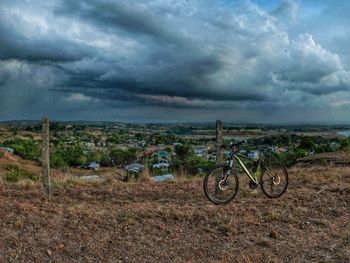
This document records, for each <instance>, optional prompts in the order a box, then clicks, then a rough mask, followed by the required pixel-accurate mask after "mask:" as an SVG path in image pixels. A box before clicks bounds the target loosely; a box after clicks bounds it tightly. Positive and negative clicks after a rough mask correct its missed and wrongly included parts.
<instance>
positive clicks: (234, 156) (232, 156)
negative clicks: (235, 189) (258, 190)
mask: <svg viewBox="0 0 350 263" xmlns="http://www.w3.org/2000/svg"><path fill="white" fill-rule="evenodd" d="M240 157H241V158H244V159H248V160H250V161H253V162H254V163H257V168H256V171H255V173H254V174H253V175H252V174H251V173H250V172H249V170H248V169H247V167H246V166H245V164H244V163H243V161H242V160H241V159H240ZM233 160H236V161H237V162H238V164H239V166H240V167H241V168H242V169H243V171H244V173H245V174H246V175H247V176H248V177H249V178H250V180H252V181H253V182H254V183H256V184H258V183H259V179H258V178H259V175H260V172H261V165H262V160H261V158H260V156H259V159H258V161H255V160H253V159H251V158H249V157H247V156H245V155H242V154H234V152H231V153H230V158H229V163H228V166H229V167H230V169H232V168H233V164H234V162H233Z"/></svg>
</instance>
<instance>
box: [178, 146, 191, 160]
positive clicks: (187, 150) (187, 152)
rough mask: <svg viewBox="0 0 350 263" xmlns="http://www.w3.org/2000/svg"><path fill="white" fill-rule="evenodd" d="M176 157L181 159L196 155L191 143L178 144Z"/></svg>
mask: <svg viewBox="0 0 350 263" xmlns="http://www.w3.org/2000/svg"><path fill="white" fill-rule="evenodd" d="M175 153H176V158H177V159H179V160H185V159H186V158H188V157H190V156H193V155H194V150H193V148H192V146H191V145H189V144H178V145H176V147H175Z"/></svg>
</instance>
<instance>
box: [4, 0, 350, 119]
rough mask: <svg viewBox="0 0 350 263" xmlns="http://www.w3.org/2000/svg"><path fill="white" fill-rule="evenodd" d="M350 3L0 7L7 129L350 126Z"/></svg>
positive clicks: (12, 2) (159, 1)
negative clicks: (22, 125) (16, 123)
mask: <svg viewBox="0 0 350 263" xmlns="http://www.w3.org/2000/svg"><path fill="white" fill-rule="evenodd" d="M349 11H350V1H347V0H339V1H333V0H324V1H316V0H309V1H294V0H281V1H272V0H270V1H268V0H265V1H263V0H256V1H253V0H242V1H238V0H237V1H235V0H142V1H141V0H89V1H82V0H74V1H70V0H53V1H46V0H22V1H18V0H0V120H13V119H40V118H41V117H42V116H44V115H48V116H49V118H51V119H55V120H111V121H131V122H158V121H159V122H163V121H166V122H188V121H198V122H203V121H214V120H216V119H218V118H220V119H222V120H224V121H230V122H276V123H280V122H284V123H295V122H298V123H300V122H302V123H317V122H342V123H343V122H348V123H350V16H349Z"/></svg>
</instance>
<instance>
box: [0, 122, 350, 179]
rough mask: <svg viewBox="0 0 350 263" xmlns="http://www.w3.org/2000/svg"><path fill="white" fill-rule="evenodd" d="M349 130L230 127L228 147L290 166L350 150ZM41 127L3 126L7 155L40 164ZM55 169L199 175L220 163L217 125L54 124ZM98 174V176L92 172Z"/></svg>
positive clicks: (24, 124)
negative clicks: (236, 146) (264, 151)
mask: <svg viewBox="0 0 350 263" xmlns="http://www.w3.org/2000/svg"><path fill="white" fill-rule="evenodd" d="M349 130H350V127H347V126H305V125H299V126H288V125H280V126H278V125H275V126H268V125H233V124H226V125H224V138H225V144H228V143H229V142H231V141H236V142H237V141H243V142H244V143H243V144H242V146H241V148H240V149H239V151H240V153H241V154H245V155H247V156H249V157H250V158H257V157H258V154H259V149H260V148H261V147H264V148H266V149H268V150H269V151H270V152H272V153H275V154H276V155H278V156H279V158H280V160H281V161H282V162H283V163H284V164H285V165H286V166H291V165H293V164H295V163H296V162H297V161H298V159H300V158H303V157H306V156H310V155H313V154H317V153H323V152H333V151H337V150H341V149H346V148H348V147H349V132H348V131H349ZM40 142H41V125H40V123H33V122H6V123H2V124H1V125H0V147H1V148H0V149H1V152H2V154H14V155H19V156H20V157H21V158H23V159H27V160H33V161H38V162H40V158H41V157H40ZM50 142H51V166H52V167H53V168H57V169H61V170H67V169H71V168H79V169H86V170H92V171H97V170H99V169H103V168H109V167H114V168H118V169H121V170H124V171H125V174H124V175H123V178H122V179H123V180H126V181H127V180H129V178H130V177H137V176H138V175H139V174H140V173H142V171H143V170H144V169H148V171H149V173H150V174H151V175H152V176H160V178H161V179H162V176H165V177H164V178H167V177H171V176H173V175H174V174H178V173H184V174H186V175H188V176H198V175H201V174H203V173H205V172H206V171H207V170H209V169H210V168H211V167H213V165H214V164H215V160H216V148H215V147H216V141H215V125H214V123H213V124H127V123H98V122H76V123H64V122H62V123H60V122H52V123H51V124H50ZM92 173H93V172H92Z"/></svg>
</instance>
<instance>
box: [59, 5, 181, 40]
mask: <svg viewBox="0 0 350 263" xmlns="http://www.w3.org/2000/svg"><path fill="white" fill-rule="evenodd" d="M149 11H150V10H149V9H147V8H145V7H143V5H142V3H141V2H135V1H94V0H91V1H82V0H77V1H69V0H63V2H62V5H61V7H59V8H57V9H56V14H58V15H63V16H73V17H78V18H80V19H83V20H84V21H88V22H90V23H91V24H93V25H94V26H97V27H98V28H99V29H100V30H105V31H109V32H110V31H112V32H113V31H114V32H115V31H117V32H118V30H119V32H120V30H123V31H124V32H125V33H127V34H135V35H139V34H145V35H148V36H151V37H155V38H158V39H162V40H164V41H167V42H171V44H175V42H176V40H177V39H176V38H175V37H174V35H173V34H171V30H169V28H166V27H165V26H164V25H163V24H162V23H161V21H160V20H159V17H157V16H156V15H154V14H152V13H150V12H149ZM180 43H181V42H177V44H180Z"/></svg>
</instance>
